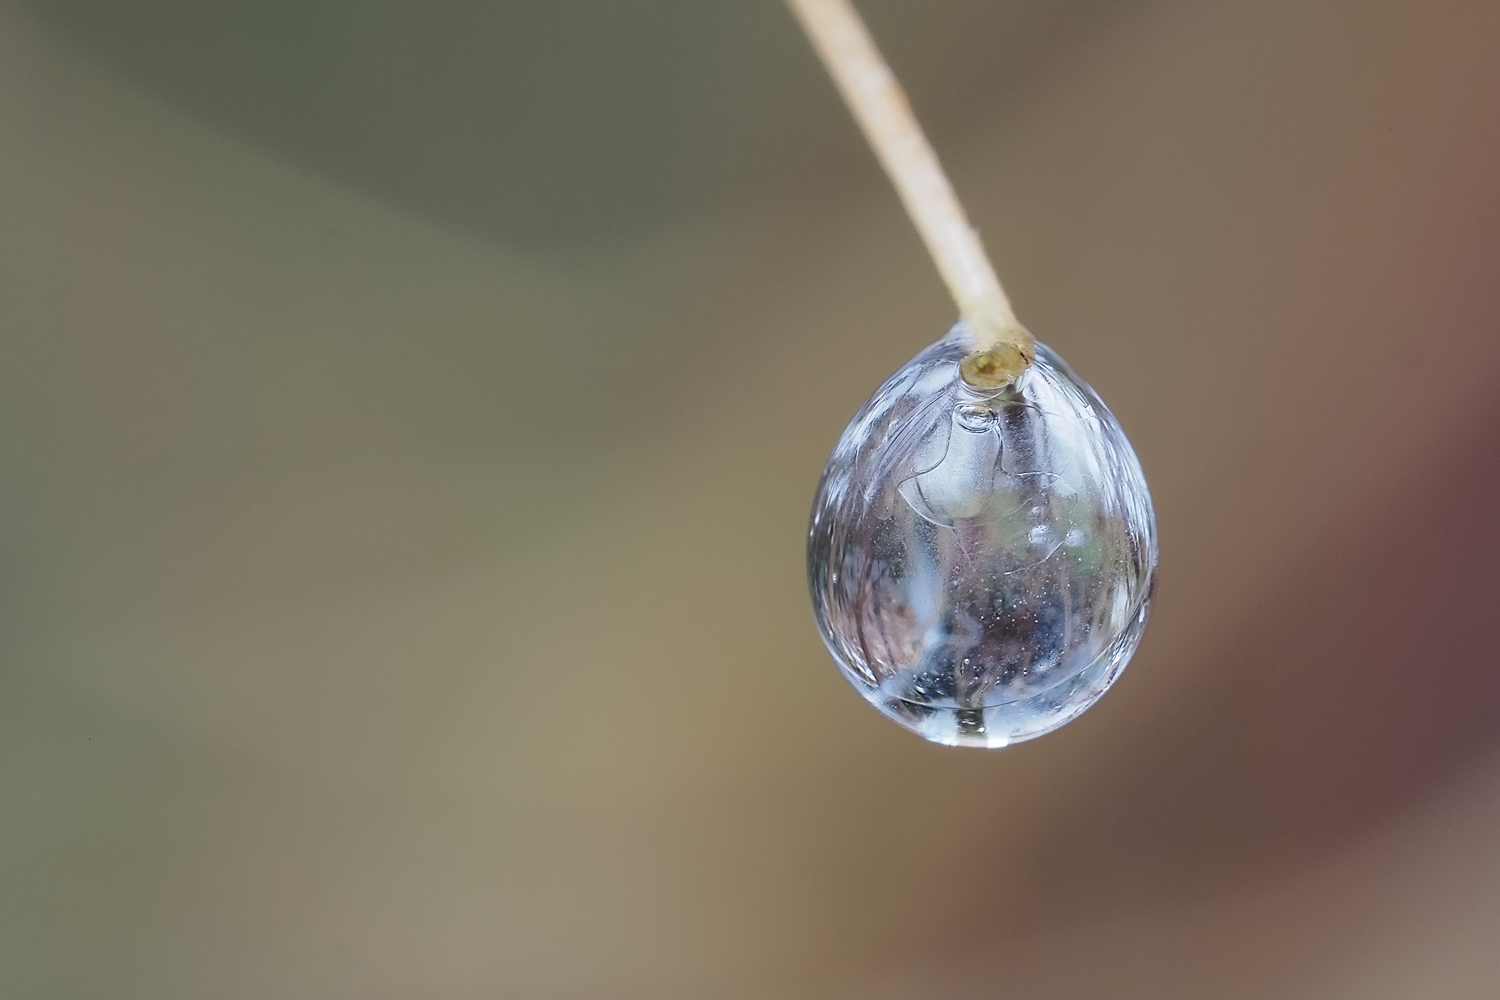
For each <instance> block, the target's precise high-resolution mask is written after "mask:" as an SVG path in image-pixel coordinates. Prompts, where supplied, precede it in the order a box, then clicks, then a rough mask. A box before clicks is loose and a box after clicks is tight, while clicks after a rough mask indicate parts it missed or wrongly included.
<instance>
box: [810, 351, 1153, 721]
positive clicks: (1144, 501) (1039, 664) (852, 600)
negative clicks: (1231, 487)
mask: <svg viewBox="0 0 1500 1000" xmlns="http://www.w3.org/2000/svg"><path fill="white" fill-rule="evenodd" d="M971 346H972V345H971V341H970V340H969V335H968V333H967V332H966V330H965V328H964V327H963V325H962V324H959V325H958V326H955V327H954V329H953V330H952V331H950V333H949V334H948V336H946V337H944V338H943V339H942V340H940V341H938V342H937V343H935V344H933V345H932V346H931V347H929V348H927V349H926V350H925V351H923V352H922V353H920V354H918V355H917V356H916V357H915V358H913V359H912V360H911V361H910V362H908V363H907V364H906V365H905V367H903V368H902V369H901V370H900V371H899V372H897V373H896V374H895V375H894V376H892V377H891V378H890V379H889V380H887V382H886V383H885V385H883V386H882V387H881V388H880V389H879V390H878V391H877V392H876V393H875V395H874V396H873V397H871V399H870V400H869V402H867V403H866V404H865V405H864V407H863V408H862V409H861V410H860V412H859V413H858V414H857V415H856V416H855V418H854V420H853V421H851V422H850V424H849V427H848V428H847V429H846V430H845V431H844V435H843V437H842V438H840V440H839V443H838V446H837V447H836V448H835V449H834V452H833V456H832V457H831V458H830V459H829V461H828V467H827V468H826V469H825V470H824V473H823V481H822V483H821V484H820V486H819V488H818V496H817V500H816V501H815V504H814V517H813V520H812V528H811V530H810V532H809V540H808V572H809V579H810V581H811V585H812V592H813V606H814V611H815V612H816V615H817V618H818V624H819V627H820V629H821V630H822V633H823V638H824V641H825V642H826V643H827V645H828V648H829V650H830V651H831V652H832V653H833V656H834V659H835V660H836V661H837V662H838V665H839V667H840V668H841V669H842V671H843V673H844V675H845V676H846V677H847V678H848V680H849V681H850V683H852V684H853V685H854V686H855V688H857V689H858V690H859V691H860V693H861V694H863V695H864V696H865V698H866V699H868V700H869V701H870V702H871V703H872V704H873V705H875V707H876V708H878V709H879V710H880V711H881V712H883V713H884V714H885V715H887V716H889V717H890V718H892V719H894V720H895V721H897V722H899V723H900V724H901V725H903V726H905V727H907V728H908V729H911V730H913V731H915V732H917V733H918V734H920V735H922V736H924V737H926V738H927V739H930V740H934V741H936V742H939V743H949V744H962V745H970V746H989V747H998V746H1005V745H1007V744H1009V743H1015V742H1017V741H1020V740H1025V739H1030V738H1032V737H1034V736H1039V735H1041V734H1042V733H1045V732H1049V731H1050V730H1053V729H1056V728H1057V727H1058V726H1061V725H1063V724H1064V723H1066V722H1068V721H1070V720H1071V719H1073V718H1075V717H1076V716H1077V715H1078V714H1079V713H1081V712H1082V711H1083V710H1084V709H1086V708H1087V707H1088V706H1089V705H1091V704H1093V703H1094V702H1095V701H1096V700H1097V699H1098V698H1099V696H1100V695H1102V694H1103V693H1104V691H1105V689H1107V688H1108V687H1109V685H1110V684H1111V683H1112V682H1113V681H1114V679H1115V677H1116V676H1118V675H1119V672H1120V671H1121V670H1122V669H1123V668H1124V666H1125V663H1126V661H1128V660H1129V658H1130V655H1131V653H1133V652H1134V651H1135V647H1136V645H1137V644H1138V643H1139V641H1140V637H1141V632H1142V631H1143V629H1144V627H1145V623H1146V618H1147V613H1148V610H1149V607H1150V600H1151V592H1152V586H1153V583H1154V580H1155V572H1156V558H1157V552H1156V525H1155V520H1154V516H1153V514H1152V510H1151V497H1150V494H1149V493H1148V492H1147V489H1146V481H1145V477H1144V475H1143V474H1142V473H1141V468H1140V464H1139V463H1138V462H1137V461H1136V457H1135V453H1134V451H1132V450H1131V447H1130V443H1129V442H1128V441H1127V440H1126V438H1125V434H1124V432H1123V431H1122V430H1121V429H1120V425H1119V423H1118V422H1117V421H1116V420H1115V418H1114V416H1113V415H1112V414H1110V412H1109V410H1108V409H1107V408H1106V407H1105V406H1104V404H1103V403H1102V402H1100V401H1099V399H1098V397H1097V396H1095V395H1094V392H1093V390H1092V389H1090V388H1089V387H1088V385H1087V384H1086V383H1084V382H1083V381H1082V380H1081V379H1079V378H1078V376H1076V375H1075V374H1073V372H1072V371H1071V370H1070V369H1069V368H1068V366H1067V365H1066V364H1065V363H1064V362H1063V361H1062V360H1061V359H1060V358H1059V357H1058V356H1057V355H1056V354H1054V353H1053V352H1052V351H1050V350H1049V349H1047V348H1046V347H1045V346H1043V345H1038V346H1037V356H1036V363H1035V364H1034V365H1032V367H1031V368H1029V369H1028V370H1027V371H1026V372H1025V373H1024V374H1023V375H1022V376H1021V377H1020V378H1019V379H1018V380H1017V381H1016V383H1015V385H1014V386H1013V387H1011V388H1009V389H1006V390H1004V391H1001V392H999V393H996V394H991V395H988V396H981V395H980V394H977V393H976V392H975V391H974V390H972V389H971V388H970V387H969V386H968V385H966V384H965V383H964V382H963V380H962V379H960V378H959V375H958V366H959V363H960V362H961V361H962V360H963V358H964V357H965V356H966V355H967V354H968V353H969V351H970V349H971ZM1064 545H1066V546H1067V549H1068V551H1067V552H1066V554H1064V553H1063V551H1062V549H1063V546H1064Z"/></svg>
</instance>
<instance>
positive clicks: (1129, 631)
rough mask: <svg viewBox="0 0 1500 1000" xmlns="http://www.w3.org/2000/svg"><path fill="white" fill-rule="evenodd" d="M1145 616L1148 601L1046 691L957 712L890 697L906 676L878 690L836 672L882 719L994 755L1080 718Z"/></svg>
mask: <svg viewBox="0 0 1500 1000" xmlns="http://www.w3.org/2000/svg"><path fill="white" fill-rule="evenodd" d="M1150 614H1151V601H1150V599H1149V598H1148V599H1147V600H1146V601H1144V602H1143V603H1142V604H1141V607H1140V610H1139V611H1138V612H1137V613H1136V615H1135V618H1134V620H1133V621H1132V623H1131V625H1130V626H1129V627H1128V628H1126V629H1125V630H1124V631H1123V632H1121V633H1120V634H1119V635H1118V636H1117V637H1116V638H1115V640H1114V642H1112V643H1110V645H1109V646H1108V647H1107V648H1106V649H1105V650H1104V651H1103V652H1101V653H1100V654H1099V656H1098V657H1096V658H1095V659H1094V661H1093V662H1092V663H1090V664H1089V665H1088V666H1086V667H1084V668H1083V669H1082V670H1079V671H1078V672H1077V673H1075V674H1073V675H1072V676H1071V677H1069V678H1068V679H1067V680H1065V681H1063V682H1062V683H1059V684H1057V685H1056V686H1054V687H1051V688H1048V689H1047V690H1045V691H1040V692H1038V693H1036V694H1033V695H1031V696H1030V697H1026V698H1020V699H1017V700H1014V701H1008V702H1005V703H1003V704H999V705H984V706H982V707H977V708H961V707H959V706H958V705H957V704H955V703H953V702H952V701H951V700H950V701H949V703H948V704H942V703H937V704H928V703H921V702H915V701H909V700H907V699H905V698H902V697H901V696H900V695H899V694H897V693H894V692H897V691H900V690H901V689H902V688H904V687H906V686H907V684H906V678H905V677H900V676H898V677H895V678H891V679H890V680H888V681H887V682H886V683H885V684H883V685H880V686H878V687H877V686H875V685H872V684H870V683H868V682H867V681H866V680H864V678H862V677H860V676H859V675H858V674H855V673H853V672H851V671H849V670H847V669H843V665H842V664H840V669H841V672H842V673H843V675H844V677H845V678H846V679H847V680H848V681H849V683H851V684H853V685H854V687H855V688H856V689H857V690H858V691H859V693H860V694H862V695H864V698H865V700H866V701H868V702H869V703H870V704H871V705H874V706H875V708H876V710H878V711H879V712H880V714H881V715H884V716H885V717H886V718H888V719H890V720H891V721H893V722H895V723H897V724H898V725H900V726H902V727H904V728H906V729H909V730H911V731H912V732H914V733H916V734H917V735H918V736H921V737H922V738H923V739H926V740H931V741H932V742H933V743H941V744H943V745H944V746H950V747H980V748H982V749H989V750H997V749H999V748H1001V747H1007V746H1010V745H1011V744H1012V743H1024V742H1025V741H1026V740H1030V739H1035V738H1036V737H1038V736H1045V735H1046V734H1047V733H1050V732H1052V730H1054V729H1058V728H1060V727H1062V726H1065V725H1067V724H1068V723H1069V722H1072V721H1073V720H1074V719H1076V718H1078V716H1080V715H1082V714H1083V712H1084V710H1085V709H1087V708H1088V707H1089V706H1090V705H1092V704H1094V702H1095V701H1097V700H1098V699H1099V697H1100V695H1102V694H1103V693H1104V692H1105V690H1107V689H1108V688H1109V686H1110V685H1111V684H1113V683H1114V682H1115V678H1116V677H1118V676H1119V675H1120V671H1122V670H1124V669H1125V665H1126V664H1127V663H1129V662H1130V657H1131V656H1132V655H1133V654H1134V653H1135V649H1136V647H1137V646H1139V645H1140V642H1141V636H1142V634H1144V632H1145V630H1146V620H1147V619H1148V618H1149V617H1150ZM905 673H909V671H903V674H905Z"/></svg>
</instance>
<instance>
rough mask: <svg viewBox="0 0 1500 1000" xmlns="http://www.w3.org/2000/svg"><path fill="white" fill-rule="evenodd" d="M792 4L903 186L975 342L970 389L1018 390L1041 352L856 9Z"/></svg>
mask: <svg viewBox="0 0 1500 1000" xmlns="http://www.w3.org/2000/svg"><path fill="white" fill-rule="evenodd" d="M787 3H788V5H789V6H790V7H791V8H792V13H794V14H795V15H796V16H797V20H798V21H800V22H801V23H802V27H803V29H804V30H805V31H806V32H807V35H808V37H809V38H810V39H811V40H812V43H813V47H814V48H815V49H817V51H818V55H819V56H820V57H821V58H822V60H823V64H824V65H825V66H827V67H828V72H829V73H830V74H831V75H832V76H833V79H834V82H835V83H836V84H837V85H838V88H839V91H840V93H842V94H843V95H844V100H845V101H847V102H848V104H849V108H850V110H851V111H853V112H854V118H855V120H856V121H858V122H859V125H860V128H861V129H863V131H864V133H865V138H867V139H868V140H869V141H870V145H871V146H872V147H874V149H875V155H876V156H878V157H879V158H880V162H881V165H882V166H884V167H885V172H886V173H887V174H889V175H890V178H891V181H892V182H893V183H894V184H895V185H896V191H897V193H898V194H899V195H900V196H901V203H902V204H903V205H905V206H906V211H907V214H908V215H910V216H911V218H912V221H913V222H914V223H916V226H917V231H918V232H919V233H920V234H921V236H922V241H923V242H924V243H926V244H927V251H928V253H930V254H931V255H932V259H933V262H934V263H936V264H937V268H938V272H939V273H940V274H942V276H943V281H944V282H945V283H946V284H947V286H948V291H949V292H950V293H951V294H952V295H953V301H954V302H956V303H957V304H958V311H959V313H960V314H961V315H962V316H963V318H964V320H965V321H967V323H968V325H969V328H970V329H971V330H972V331H973V333H974V337H975V350H974V353H973V354H971V355H970V356H969V357H968V358H967V359H966V360H965V361H964V364H963V366H962V372H963V377H964V379H965V381H967V382H969V383H971V384H973V385H975V386H978V387H981V388H999V387H1000V386H1004V385H1007V384H1009V383H1010V382H1012V381H1014V380H1015V378H1016V376H1018V375H1020V374H1021V372H1023V371H1025V370H1026V368H1027V366H1029V365H1030V364H1031V362H1032V359H1033V358H1034V357H1035V356H1036V344H1035V342H1034V341H1033V340H1032V339H1031V334H1029V333H1027V332H1026V328H1025V327H1023V326H1021V324H1020V323H1019V322H1017V320H1016V315H1015V313H1014V312H1013V311H1012V310H1011V307H1010V300H1009V299H1007V298H1006V297H1005V291H1004V290H1003V289H1002V288H1001V287H1000V280H999V279H998V278H997V277H996V276H995V269H994V268H993V267H992V266H991V265H990V260H989V257H987V256H986V255H985V252H984V246H983V245H982V244H981V243H980V242H979V235H978V234H977V233H976V232H974V229H973V228H972V227H971V226H970V225H969V220H968V217H967V216H965V215H964V210H963V206H962V205H960V204H959V203H958V196H957V195H955V194H954V193H953V186H952V185H951V184H949V183H948V177H947V175H946V174H944V173H943V168H942V166H941V165H940V164H939V163H938V159H937V154H936V153H934V152H933V151H932V146H931V145H930V144H928V142H927V137H926V136H924V135H923V134H922V129H921V127H920V126H919V125H917V120H916V117H915V116H914V115H913V114H912V111H911V104H910V102H908V101H907V99H906V94H905V92H904V91H903V90H902V89H901V85H900V84H899V83H897V82H896V77H895V75H894V74H893V73H892V72H891V69H890V67H889V66H888V65H886V62H885V60H884V59H883V58H882V57H881V55H880V52H879V51H878V50H877V49H876V48H875V43H874V41H873V40H872V39H871V38H870V33H869V31H868V30H867V29H866V28H865V25H864V22H863V21H862V20H861V19H860V16H859V14H858V13H857V12H856V11H855V10H854V8H853V7H852V6H851V5H850V4H849V0H787Z"/></svg>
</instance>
